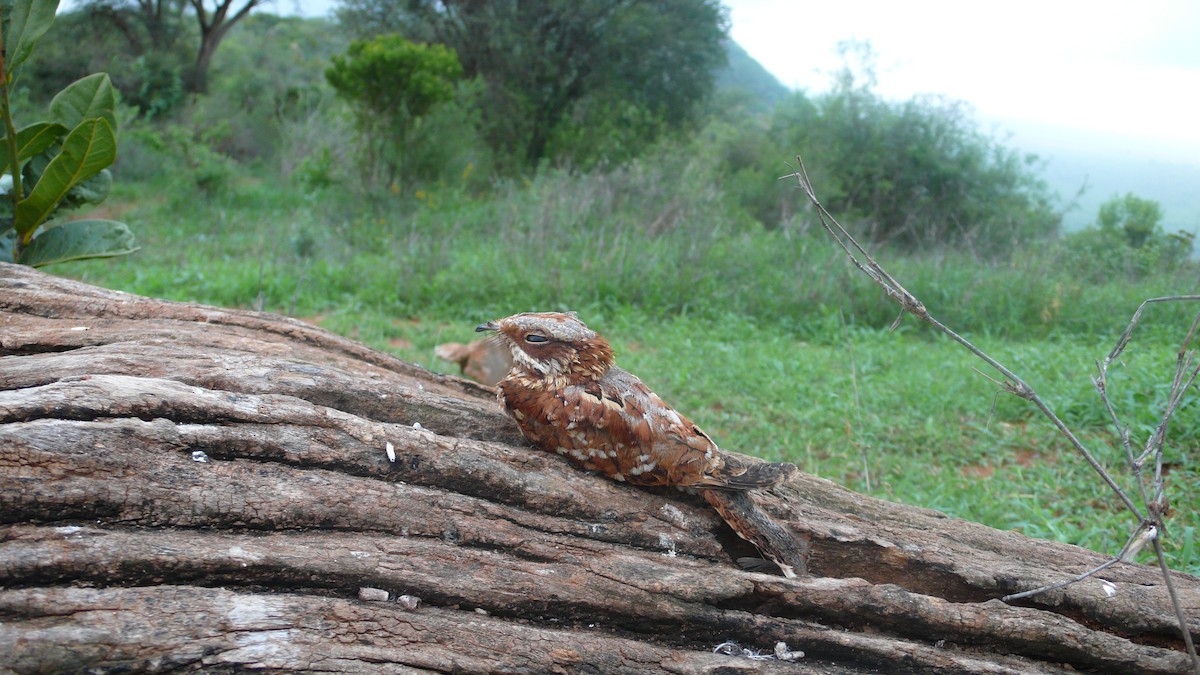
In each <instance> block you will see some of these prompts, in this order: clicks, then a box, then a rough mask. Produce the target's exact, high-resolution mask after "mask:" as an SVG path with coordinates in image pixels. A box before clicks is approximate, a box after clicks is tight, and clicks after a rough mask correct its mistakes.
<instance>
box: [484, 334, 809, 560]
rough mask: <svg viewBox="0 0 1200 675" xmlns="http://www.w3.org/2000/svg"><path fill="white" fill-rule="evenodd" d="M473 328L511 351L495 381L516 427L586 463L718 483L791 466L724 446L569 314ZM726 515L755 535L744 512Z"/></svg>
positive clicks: (764, 477)
mask: <svg viewBox="0 0 1200 675" xmlns="http://www.w3.org/2000/svg"><path fill="white" fill-rule="evenodd" d="M476 330H477V331H495V332H496V334H497V335H498V336H499V339H500V340H501V341H502V342H504V343H505V344H506V345H507V346H508V347H509V348H510V349H511V351H512V355H513V368H512V370H511V371H509V373H508V376H507V377H505V378H504V379H503V380H501V381H500V383H499V385H497V387H498V395H499V398H500V403H501V405H503V406H504V409H505V410H506V411H507V412H508V414H509V415H511V416H512V417H513V419H515V420H516V422H517V425H518V426H519V427H520V429H521V433H523V434H524V435H525V437H526V438H527V439H529V440H530V442H532V443H533V444H534V445H535V446H537V447H538V448H540V449H542V450H546V451H549V452H556V453H558V454H560V455H563V456H564V457H566V458H567V459H569V460H570V461H571V462H573V463H575V464H576V465H578V466H580V467H582V468H584V469H588V470H592V471H599V472H600V473H603V474H605V475H606V476H609V477H610V478H613V479H615V480H618V481H624V482H628V483H632V484H634V485H645V486H677V487H685V488H709V489H717V490H750V489H756V488H769V487H773V486H775V485H778V484H779V483H781V482H783V481H785V480H787V479H789V478H791V477H792V476H794V475H795V474H796V467H795V465H793V464H788V463H768V462H747V461H744V460H742V459H740V458H738V457H736V456H733V455H729V454H726V453H724V452H722V451H721V450H720V448H718V447H717V444H716V443H714V442H713V440H712V438H710V437H709V436H708V434H705V433H704V431H702V430H701V429H700V427H698V426H696V425H695V424H694V423H693V422H692V421H691V420H689V419H688V418H687V417H685V416H683V415H681V414H680V413H678V412H677V411H675V410H674V409H673V408H671V406H669V405H667V404H666V403H665V402H664V401H663V400H662V399H661V398H659V397H658V395H657V394H655V393H654V392H653V391H651V390H650V389H649V388H648V387H647V386H646V385H645V384H643V383H642V381H641V380H639V379H638V378H637V377H636V376H634V375H632V374H630V373H628V372H626V371H624V370H622V369H621V368H618V367H617V366H616V365H614V364H613V353H612V348H611V347H609V345H608V342H606V341H605V340H604V338H602V337H600V336H599V335H597V334H596V332H595V331H593V330H591V329H589V328H588V327H587V326H586V325H584V324H583V322H582V321H580V320H579V319H578V318H577V317H575V315H574V314H560V313H553V312H548V313H526V314H516V315H514V316H510V317H508V318H505V319H500V320H498V321H490V322H488V323H486V324H483V325H481V326H479V327H478V328H476ZM706 498H707V497H706ZM709 501H710V503H711V502H712V501H713V500H712V499H709ZM718 501H720V499H719V498H718ZM718 511H721V512H722V515H723V516H727V515H728V513H732V511H730V510H729V509H726V510H724V511H722V509H720V508H718ZM726 520H729V518H728V517H726ZM729 523H730V525H731V526H733V528H734V530H735V531H736V532H738V534H739V535H741V536H742V537H743V538H745V539H748V540H750V541H752V542H755V543H756V544H758V543H759V542H757V541H756V538H759V539H761V537H760V536H759V534H758V533H757V532H747V531H745V526H746V524H745V523H744V522H734V521H732V520H729ZM739 528H741V529H739ZM748 535H749V536H748ZM760 548H761V546H760ZM777 562H778V561H777ZM780 564H781V567H784V569H785V572H786V571H788V570H789V569H790V568H789V567H788V566H785V565H784V564H783V563H780Z"/></svg>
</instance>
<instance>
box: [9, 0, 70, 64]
mask: <svg viewBox="0 0 1200 675" xmlns="http://www.w3.org/2000/svg"><path fill="white" fill-rule="evenodd" d="M57 11H58V0H14V2H13V6H12V16H11V18H10V19H9V21H8V31H7V32H5V34H4V47H5V50H6V52H7V53H6V55H5V63H4V67H5V68H6V69H7V70H8V72H7V73H5V74H6V75H7V76H8V77H10V78H11V77H12V72H13V70H14V69H15V68H16V67H17V66H19V65H21V64H22V63H23V62H24V61H25V59H27V58H29V55H30V54H31V53H32V52H33V46H34V45H35V44H37V41H38V40H40V39H41V37H42V36H43V35H45V34H46V31H47V30H49V29H50V24H52V23H54V14H55V12H57Z"/></svg>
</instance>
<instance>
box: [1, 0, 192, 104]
mask: <svg viewBox="0 0 1200 675" xmlns="http://www.w3.org/2000/svg"><path fill="white" fill-rule="evenodd" d="M159 5H165V6H164V7H162V11H161V12H159V13H157V14H153V15H152V18H153V20H152V21H149V19H148V17H145V16H143V15H142V14H141V11H140V9H135V5H134V4H133V3H124V2H120V1H118V0H114V1H111V2H110V1H109V0H91V1H88V2H84V3H80V4H78V5H76V6H75V8H73V9H71V10H69V11H65V12H63V13H61V14H60V15H59V16H58V17H57V19H56V20H55V23H54V26H53V28H52V29H51V30H50V31H49V33H48V35H49V38H50V39H48V40H45V41H43V42H42V43H41V45H40V46H39V49H38V52H37V53H36V54H34V56H33V57H32V58H31V59H30V60H29V62H28V64H27V71H26V75H25V77H24V78H23V79H22V81H21V83H20V84H21V85H22V86H23V87H28V88H29V89H30V94H31V96H32V98H33V99H34V100H37V101H44V100H48V99H49V98H50V97H51V96H53V94H54V92H55V91H57V90H59V89H61V88H63V87H65V86H66V85H67V84H68V83H70V82H72V81H74V80H76V79H79V78H80V77H83V76H84V75H86V74H88V73H91V72H96V71H104V72H107V73H108V74H109V76H110V77H111V79H112V83H113V86H114V87H116V89H117V91H119V92H120V93H121V98H122V100H123V101H124V102H125V103H126V104H128V105H131V106H134V107H135V108H137V109H138V110H139V112H140V114H142V115H145V116H147V117H150V118H159V117H163V116H166V115H169V114H170V113H172V112H173V111H175V110H176V109H178V107H179V106H181V105H182V104H183V103H184V79H185V75H186V73H187V70H188V68H189V67H190V64H191V62H192V60H193V59H194V57H195V53H196V49H197V44H198V43H197V40H196V36H195V35H193V34H192V33H191V32H189V31H188V30H187V24H185V23H184V21H183V19H184V17H183V14H182V9H183V8H182V3H173V2H169V1H167V0H154V1H152V2H147V3H146V4H145V7H147V8H153V7H155V6H159ZM137 7H138V8H141V7H142V5H141V4H138V5H137Z"/></svg>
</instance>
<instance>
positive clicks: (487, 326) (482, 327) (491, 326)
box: [475, 321, 500, 333]
mask: <svg viewBox="0 0 1200 675" xmlns="http://www.w3.org/2000/svg"><path fill="white" fill-rule="evenodd" d="M489 330H500V324H498V323H496V322H495V321H489V322H487V323H481V324H479V325H478V326H475V332H476V333H482V332H484V331H489Z"/></svg>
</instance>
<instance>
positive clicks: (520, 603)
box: [0, 264, 1200, 673]
mask: <svg viewBox="0 0 1200 675" xmlns="http://www.w3.org/2000/svg"><path fill="white" fill-rule="evenodd" d="M393 457H394V460H393ZM755 498H756V500H757V501H758V503H759V505H760V507H761V508H763V509H765V510H766V511H767V512H769V513H770V514H771V515H772V516H774V517H775V518H776V520H777V521H779V522H780V523H783V524H785V525H786V526H787V527H788V528H790V529H791V530H792V531H793V532H794V533H795V534H796V536H797V537H800V538H803V539H805V540H807V541H808V543H809V545H810V547H811V550H812V556H811V560H810V566H809V567H810V571H811V573H812V575H813V576H809V577H804V578H800V579H784V578H782V577H777V576H769V575H765V574H759V573H752V572H744V571H741V570H740V569H739V568H738V567H737V565H736V564H735V563H734V560H735V559H736V558H737V557H739V556H744V555H754V551H753V549H750V548H749V547H748V545H747V544H745V543H744V542H742V541H741V540H739V539H738V538H737V537H736V536H734V535H733V534H732V532H730V531H729V530H728V529H727V528H726V526H725V525H724V523H723V522H722V521H721V520H720V518H719V517H718V516H717V515H716V514H715V513H714V512H712V510H711V509H709V508H708V507H707V506H706V505H705V504H704V502H703V501H702V500H700V499H699V498H698V497H696V496H694V495H690V494H686V493H684V492H679V491H649V490H644V489H638V488H634V487H630V486H627V485H622V484H617V483H614V482H611V481H608V480H607V479H604V478H602V477H599V476H594V475H589V474H586V473H583V472H580V471H577V470H575V469H573V468H572V467H570V466H569V465H568V464H567V463H566V462H565V461H563V460H561V459H560V458H558V457H557V456H550V455H547V454H544V453H540V452H537V451H535V450H532V449H530V448H529V447H527V446H526V445H525V444H524V443H523V442H522V440H521V438H520V436H519V434H518V432H517V430H516V428H515V426H514V425H512V424H510V423H509V421H508V420H507V419H506V418H505V417H504V416H503V415H502V414H501V413H500V410H499V408H498V406H497V404H496V403H495V400H494V398H493V396H492V392H491V390H490V389H488V388H485V387H482V386H479V385H476V384H473V383H471V382H468V381H465V380H461V379H458V378H454V377H449V376H444V375H438V374H435V373H431V372H428V371H426V370H424V369H422V368H420V367H418V366H414V365H412V364H408V363H404V362H402V361H399V360H397V359H394V358H392V357H390V356H388V355H386V354H383V353H380V352H376V351H373V350H371V349H368V348H366V347H364V346H362V345H360V344H357V343H354V342H352V341H350V340H347V339H344V338H341V337H338V336H336V335H333V334H331V333H329V332H327V331H324V330H321V329H319V328H315V327H312V326H309V325H307V324H304V323H302V322H299V321H295V320H292V319H287V318H282V317H278V316H273V315H269V314H262V313H256V312H250V311H241V310H226V309H218V308H213V307H203V306H199V305H191V304H181V303H172V302H164V301H159V300H153V299H148V298H142V297H137V296H133V295H128V294H124V293H119V292H114V291H107V290H103V289H100V288H95V287H92V286H88V285H86V284H82V283H79V282H75V281H70V280H66V279H60V278H56V277H52V276H48V275H45V274H42V273H40V272H37V271H34V270H31V269H28V268H24V267H18V266H13V265H7V264H0V654H3V655H5V657H4V658H2V659H0V673H7V672H17V673H25V672H45V671H54V670H84V669H90V670H98V671H116V670H121V671H158V670H168V669H191V670H205V671H231V670H239V669H246V668H266V669H279V670H289V671H291V670H298V671H349V672H378V671H389V672H392V671H399V672H423V671H439V672H446V671H453V672H481V673H482V672H605V673H607V672H672V673H716V672H737V673H741V672H746V673H751V672H819V673H824V672H828V673H840V672H860V671H862V670H877V671H884V672H926V671H934V670H938V671H939V672H985V673H1029V672H1049V673H1060V672H1076V671H1089V672H1104V673H1119V672H1129V673H1134V672H1136V673H1180V672H1185V671H1187V670H1189V668H1190V664H1189V662H1188V659H1187V657H1186V655H1185V654H1184V653H1183V651H1182V650H1183V647H1182V640H1181V639H1180V634H1179V628H1178V626H1177V621H1176V619H1175V617H1174V613H1173V612H1172V610H1171V607H1170V603H1169V600H1168V598H1167V595H1166V591H1165V589H1164V587H1163V581H1162V578H1161V576H1160V575H1159V573H1158V571H1157V570H1156V569H1152V568H1148V567H1145V566H1141V565H1134V564H1119V565H1117V566H1114V567H1112V568H1110V569H1108V570H1105V571H1104V572H1103V573H1101V574H1100V575H1098V577H1100V578H1093V579H1089V580H1087V581H1084V582H1081V583H1078V584H1074V585H1072V586H1069V587H1067V588H1064V589H1061V590H1058V591H1054V592H1050V593H1045V594H1042V595H1039V596H1036V597H1034V598H1031V599H1029V600H1027V601H1024V602H1022V603H1019V604H1018V605H1015V606H1014V605H1006V604H1004V603H1002V602H1000V601H999V600H998V598H999V597H1001V596H1003V595H1005V594H1008V593H1012V592H1016V591H1021V590H1025V589H1029V588H1034V587H1037V586H1040V585H1043V584H1046V583H1050V582H1054V581H1058V580H1061V579H1064V578H1067V577H1069V576H1071V575H1074V574H1078V573H1081V572H1083V571H1085V570H1087V569H1090V568H1092V567H1094V566H1096V565H1098V564H1100V563H1101V562H1103V561H1104V558H1103V557H1102V556H1100V555H1099V554H1097V553H1093V552H1091V551H1087V550H1084V549H1081V548H1077V547H1074V546H1068V545H1063V544H1057V543H1051V542H1045V541H1038V540H1033V539H1029V538H1027V537H1024V536H1021V535H1019V534H1016V533H1012V532H1002V531H997V530H993V529H990V528H987V527H984V526H982V525H978V524H974V523H969V522H965V521H961V520H957V519H954V518H949V517H946V516H945V515H943V514H941V513H937V512H934V511H930V510H926V509H920V508H914V507H908V506H901V505H898V504H892V503H888V502H884V501H881V500H878V499H874V498H871V497H866V496H863V495H859V494H855V493H853V492H851V491H849V490H846V489H844V488H841V487H839V486H837V485H834V484H833V483H830V482H829V481H825V480H822V479H820V478H817V477H815V476H808V475H801V477H800V478H798V479H796V480H795V481H793V482H791V483H788V484H786V485H784V486H781V487H780V488H777V489H775V490H773V491H771V492H769V493H765V494H759V495H756V497H755ZM1174 580H1175V583H1176V585H1177V588H1178V589H1179V591H1180V593H1181V598H1182V601H1183V603H1184V607H1185V608H1186V611H1187V613H1188V616H1189V617H1190V620H1189V629H1190V630H1191V631H1192V633H1193V635H1195V634H1196V633H1197V631H1198V630H1200V619H1197V618H1196V617H1198V616H1200V582H1198V580H1197V579H1196V578H1194V577H1191V576H1188V575H1184V574H1176V575H1175V578H1174ZM401 596H404V597H401ZM397 598H399V601H397ZM414 598H419V599H420V602H419V606H415V605H417V603H416V600H414ZM726 641H734V642H736V643H738V648H733V647H730V646H727V647H726V650H727V651H736V652H738V653H737V654H735V655H727V654H722V653H714V652H713V650H714V648H715V647H717V646H718V644H720V643H723V642H726ZM778 642H783V643H786V645H787V647H788V648H789V649H791V650H802V651H803V652H805V656H804V657H803V658H800V659H798V660H791V661H788V660H778V659H774V658H769V659H756V658H749V657H748V656H746V655H745V653H744V652H741V651H740V649H743V648H744V649H748V650H753V651H754V652H755V653H760V654H764V655H771V654H773V652H774V649H775V645H776V643H778Z"/></svg>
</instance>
